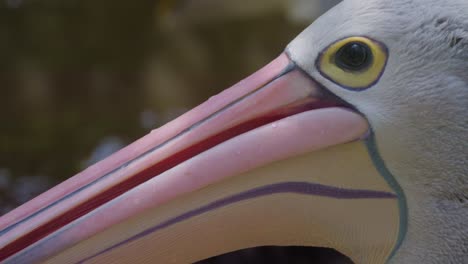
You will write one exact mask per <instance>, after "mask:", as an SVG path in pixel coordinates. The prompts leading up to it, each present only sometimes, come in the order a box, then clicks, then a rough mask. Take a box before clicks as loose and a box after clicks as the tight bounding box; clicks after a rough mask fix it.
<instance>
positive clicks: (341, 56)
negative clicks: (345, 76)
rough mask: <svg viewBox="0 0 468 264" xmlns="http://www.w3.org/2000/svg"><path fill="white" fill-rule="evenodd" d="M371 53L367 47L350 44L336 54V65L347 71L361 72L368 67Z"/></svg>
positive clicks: (354, 43)
mask: <svg viewBox="0 0 468 264" xmlns="http://www.w3.org/2000/svg"><path fill="white" fill-rule="evenodd" d="M371 56H372V55H371V51H370V49H369V47H368V46H367V45H365V44H364V43H360V42H351V43H348V44H346V45H345V46H343V47H341V48H340V49H339V50H338V52H337V54H336V64H337V65H338V66H339V67H341V68H344V69H347V70H353V71H356V70H362V69H364V68H366V67H367V66H369V63H370V61H371Z"/></svg>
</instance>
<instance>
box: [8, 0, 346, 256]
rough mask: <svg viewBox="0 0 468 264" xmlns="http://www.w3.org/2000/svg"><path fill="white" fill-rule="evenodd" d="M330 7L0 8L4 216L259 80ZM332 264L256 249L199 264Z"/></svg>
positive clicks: (323, 1) (234, 0)
mask: <svg viewBox="0 0 468 264" xmlns="http://www.w3.org/2000/svg"><path fill="white" fill-rule="evenodd" d="M336 2H339V0H159V1H149V0H137V1H128V0H112V1H111V0H108V1H104V0H100V1H99V0H94V1H91V0H89V1H87V0H80V1H78V0H0V92H1V93H0V215H2V214H4V213H6V212H8V211H10V210H11V209H13V208H15V207H17V206H18V205H20V204H22V203H24V202H26V201H28V200H30V199H31V198H33V197H34V196H36V195H38V194H40V193H41V192H43V191H45V190H47V189H48V188H50V187H52V186H53V185H55V184H57V183H59V182H61V181H63V180H65V179H66V178H67V177H70V176H72V175H73V174H75V173H77V172H78V171H80V170H82V169H84V168H85V167H87V166H89V165H90V164H92V163H94V162H96V161H98V160H100V159H102V158H104V157H106V156H107V155H109V154H111V153H112V152H114V151H116V150H118V149H119V148H121V147H123V146H124V145H126V144H128V143H130V142H132V141H134V140H135V139H137V138H139V137H141V136H143V135H145V134H146V133H148V132H149V131H150V130H152V129H154V128H157V127H159V126H161V125H163V124H164V123H166V122H167V121H169V120H171V119H173V118H175V117H177V116H178V115H180V114H181V113H183V112H184V111H186V110H188V109H190V108H192V107H193V106H195V105H197V104H199V103H201V102H202V101H203V100H205V99H206V98H208V97H209V96H211V95H214V94H216V93H218V92H219V91H220V90H222V89H224V88H227V87H228V86H230V85H232V84H234V83H235V82H236V81H238V80H240V79H242V78H243V77H245V76H246V75H248V74H250V73H252V72H253V71H255V70H256V69H258V68H260V67H261V66H263V65H264V64H266V63H267V62H269V61H270V60H272V59H273V58H275V57H276V56H277V55H279V54H280V53H281V52H282V51H283V49H284V47H285V46H286V45H287V44H288V42H289V41H290V40H292V39H293V37H294V36H295V35H297V34H298V33H299V32H300V31H301V30H302V29H304V28H305V27H306V26H307V25H308V24H310V23H311V22H312V21H313V20H314V19H315V18H316V17H317V16H319V15H320V14H321V13H323V12H324V11H326V10H327V9H328V8H330V7H331V6H333V5H334V4H336ZM320 259H322V262H321V260H320ZM335 260H336V261H342V260H343V258H342V257H339V256H337V253H336V252H333V251H330V250H321V249H304V248H261V249H249V250H244V251H242V252H237V253H234V254H232V253H231V254H229V255H228V256H223V257H218V258H214V259H211V260H208V261H206V263H342V262H334V261H335ZM323 261H324V262H323Z"/></svg>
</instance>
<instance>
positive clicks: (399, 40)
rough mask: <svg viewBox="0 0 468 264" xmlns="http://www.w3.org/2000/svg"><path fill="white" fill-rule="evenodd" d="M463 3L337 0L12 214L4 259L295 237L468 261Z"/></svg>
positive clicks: (204, 250)
mask: <svg viewBox="0 0 468 264" xmlns="http://www.w3.org/2000/svg"><path fill="white" fill-rule="evenodd" d="M467 11H468V2H467V1H466V0H451V1H428V0H394V1H387V0H365V1H363V0H345V1H343V2H342V3H340V4H339V5H338V6H336V7H335V8H333V9H332V10H330V11H329V12H328V13H326V14H325V15H323V16H322V17H321V18H319V19H318V20H317V21H316V22H314V23H313V24H312V25H311V26H309V27H308V28H306V29H305V31H303V32H302V33H301V34H300V35H299V36H298V37H297V38H296V39H294V40H293V41H292V42H291V43H290V44H289V45H288V46H287V48H286V50H285V52H284V53H282V54H281V55H279V57H278V58H276V59H275V60H273V61H272V62H271V63H270V64H268V65H267V66H265V67H264V68H263V69H261V70H260V71H258V72H257V73H255V74H254V75H252V76H250V77H248V78H246V79H245V80H243V81H241V82H240V83H238V84H236V85H234V86H233V87H231V88H230V89H227V90H225V91H224V92H222V93H221V94H219V95H217V96H214V97H212V98H210V99H209V100H208V101H207V102H205V103H203V104H202V105H200V106H198V107H196V108H194V109H193V110H191V111H189V112H187V113H186V114H184V115H183V116H181V117H179V118H177V119H176V120H174V121H172V122H170V123H168V124H167V125H165V126H163V127H161V128H159V129H156V130H154V131H153V132H152V133H150V134H148V135H146V136H145V137H143V138H141V139H139V140H138V141H136V142H134V143H133V144H131V145H129V146H127V147H126V148H124V149H122V150H121V151H119V152H117V153H116V154H114V155H112V156H111V157H109V158H107V159H105V160H104V161H102V162H99V163H98V164H96V165H94V166H91V167H90V168H88V169H86V170H85V171H83V172H81V173H79V174H78V175H76V176H74V177H72V178H71V179H69V180H67V181H65V182H64V183H62V184H60V185H58V186H56V187H54V188H52V189H51V190H49V191H48V192H46V193H44V194H42V195H40V196H38V197H37V198H35V199H33V200H32V201H30V202H28V203H26V204H25V205H23V206H21V207H19V208H17V209H16V210H14V211H12V212H10V213H9V214H7V215H5V216H3V217H2V218H1V219H0V230H1V231H0V261H2V262H4V263H36V262H44V263H114V262H115V263H191V262H194V261H198V260H202V259H205V258H208V257H210V256H215V255H219V254H222V253H225V252H230V251H234V250H238V249H242V248H249V247H255V246H262V245H277V246H289V245H300V246H314V247H328V248H334V249H336V250H338V251H339V252H341V253H343V254H345V255H346V256H348V257H349V258H351V259H352V260H353V261H354V262H355V263H468V225H467V219H468V206H467V204H468V197H467V193H468V178H467V174H468V166H467V164H466V162H467V156H466V153H467V149H468V148H467V147H468V146H467V144H468V143H467V142H468V120H467V119H468V118H467V117H468V114H467V111H468V74H467V73H468V12H467Z"/></svg>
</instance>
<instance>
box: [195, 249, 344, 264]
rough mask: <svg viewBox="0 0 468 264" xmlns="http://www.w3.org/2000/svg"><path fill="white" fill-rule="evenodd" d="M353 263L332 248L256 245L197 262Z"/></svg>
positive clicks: (225, 263) (260, 263) (252, 263)
mask: <svg viewBox="0 0 468 264" xmlns="http://www.w3.org/2000/svg"><path fill="white" fill-rule="evenodd" d="M234 263H243V264H284V263H289V264H310V263H314V264H353V262H352V261H351V259H349V258H348V257H346V256H345V255H343V254H341V253H340V252H338V251H336V250H334V249H330V248H318V247H273V246H269V247H256V248H248V249H242V250H238V251H234V252H230V253H226V254H223V255H220V256H215V257H212V258H209V259H205V260H202V261H199V262H196V263H195V264H234Z"/></svg>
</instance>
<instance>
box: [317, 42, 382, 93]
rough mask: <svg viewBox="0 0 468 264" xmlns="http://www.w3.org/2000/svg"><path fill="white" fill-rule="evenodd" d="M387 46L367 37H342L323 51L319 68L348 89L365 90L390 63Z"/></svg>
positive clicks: (378, 77)
mask: <svg viewBox="0 0 468 264" xmlns="http://www.w3.org/2000/svg"><path fill="white" fill-rule="evenodd" d="M387 58H388V49H387V48H386V47H385V45H383V44H382V43H380V42H378V41H376V40H372V39H370V38H367V37H349V38H345V39H342V40H339V41H337V42H335V43H333V44H331V45H330V46H328V48H326V49H325V50H324V51H323V52H321V53H320V56H319V57H318V59H317V61H316V66H317V69H318V70H319V72H320V73H321V74H322V75H323V76H324V77H325V78H327V79H328V80H330V81H332V82H334V83H336V84H338V85H340V86H342V87H343V88H345V89H348V90H354V91H355V90H365V89H367V88H369V87H371V86H373V85H374V84H375V83H377V81H378V80H379V79H380V76H381V75H382V74H383V72H384V69H385V66H386V64H387Z"/></svg>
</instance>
